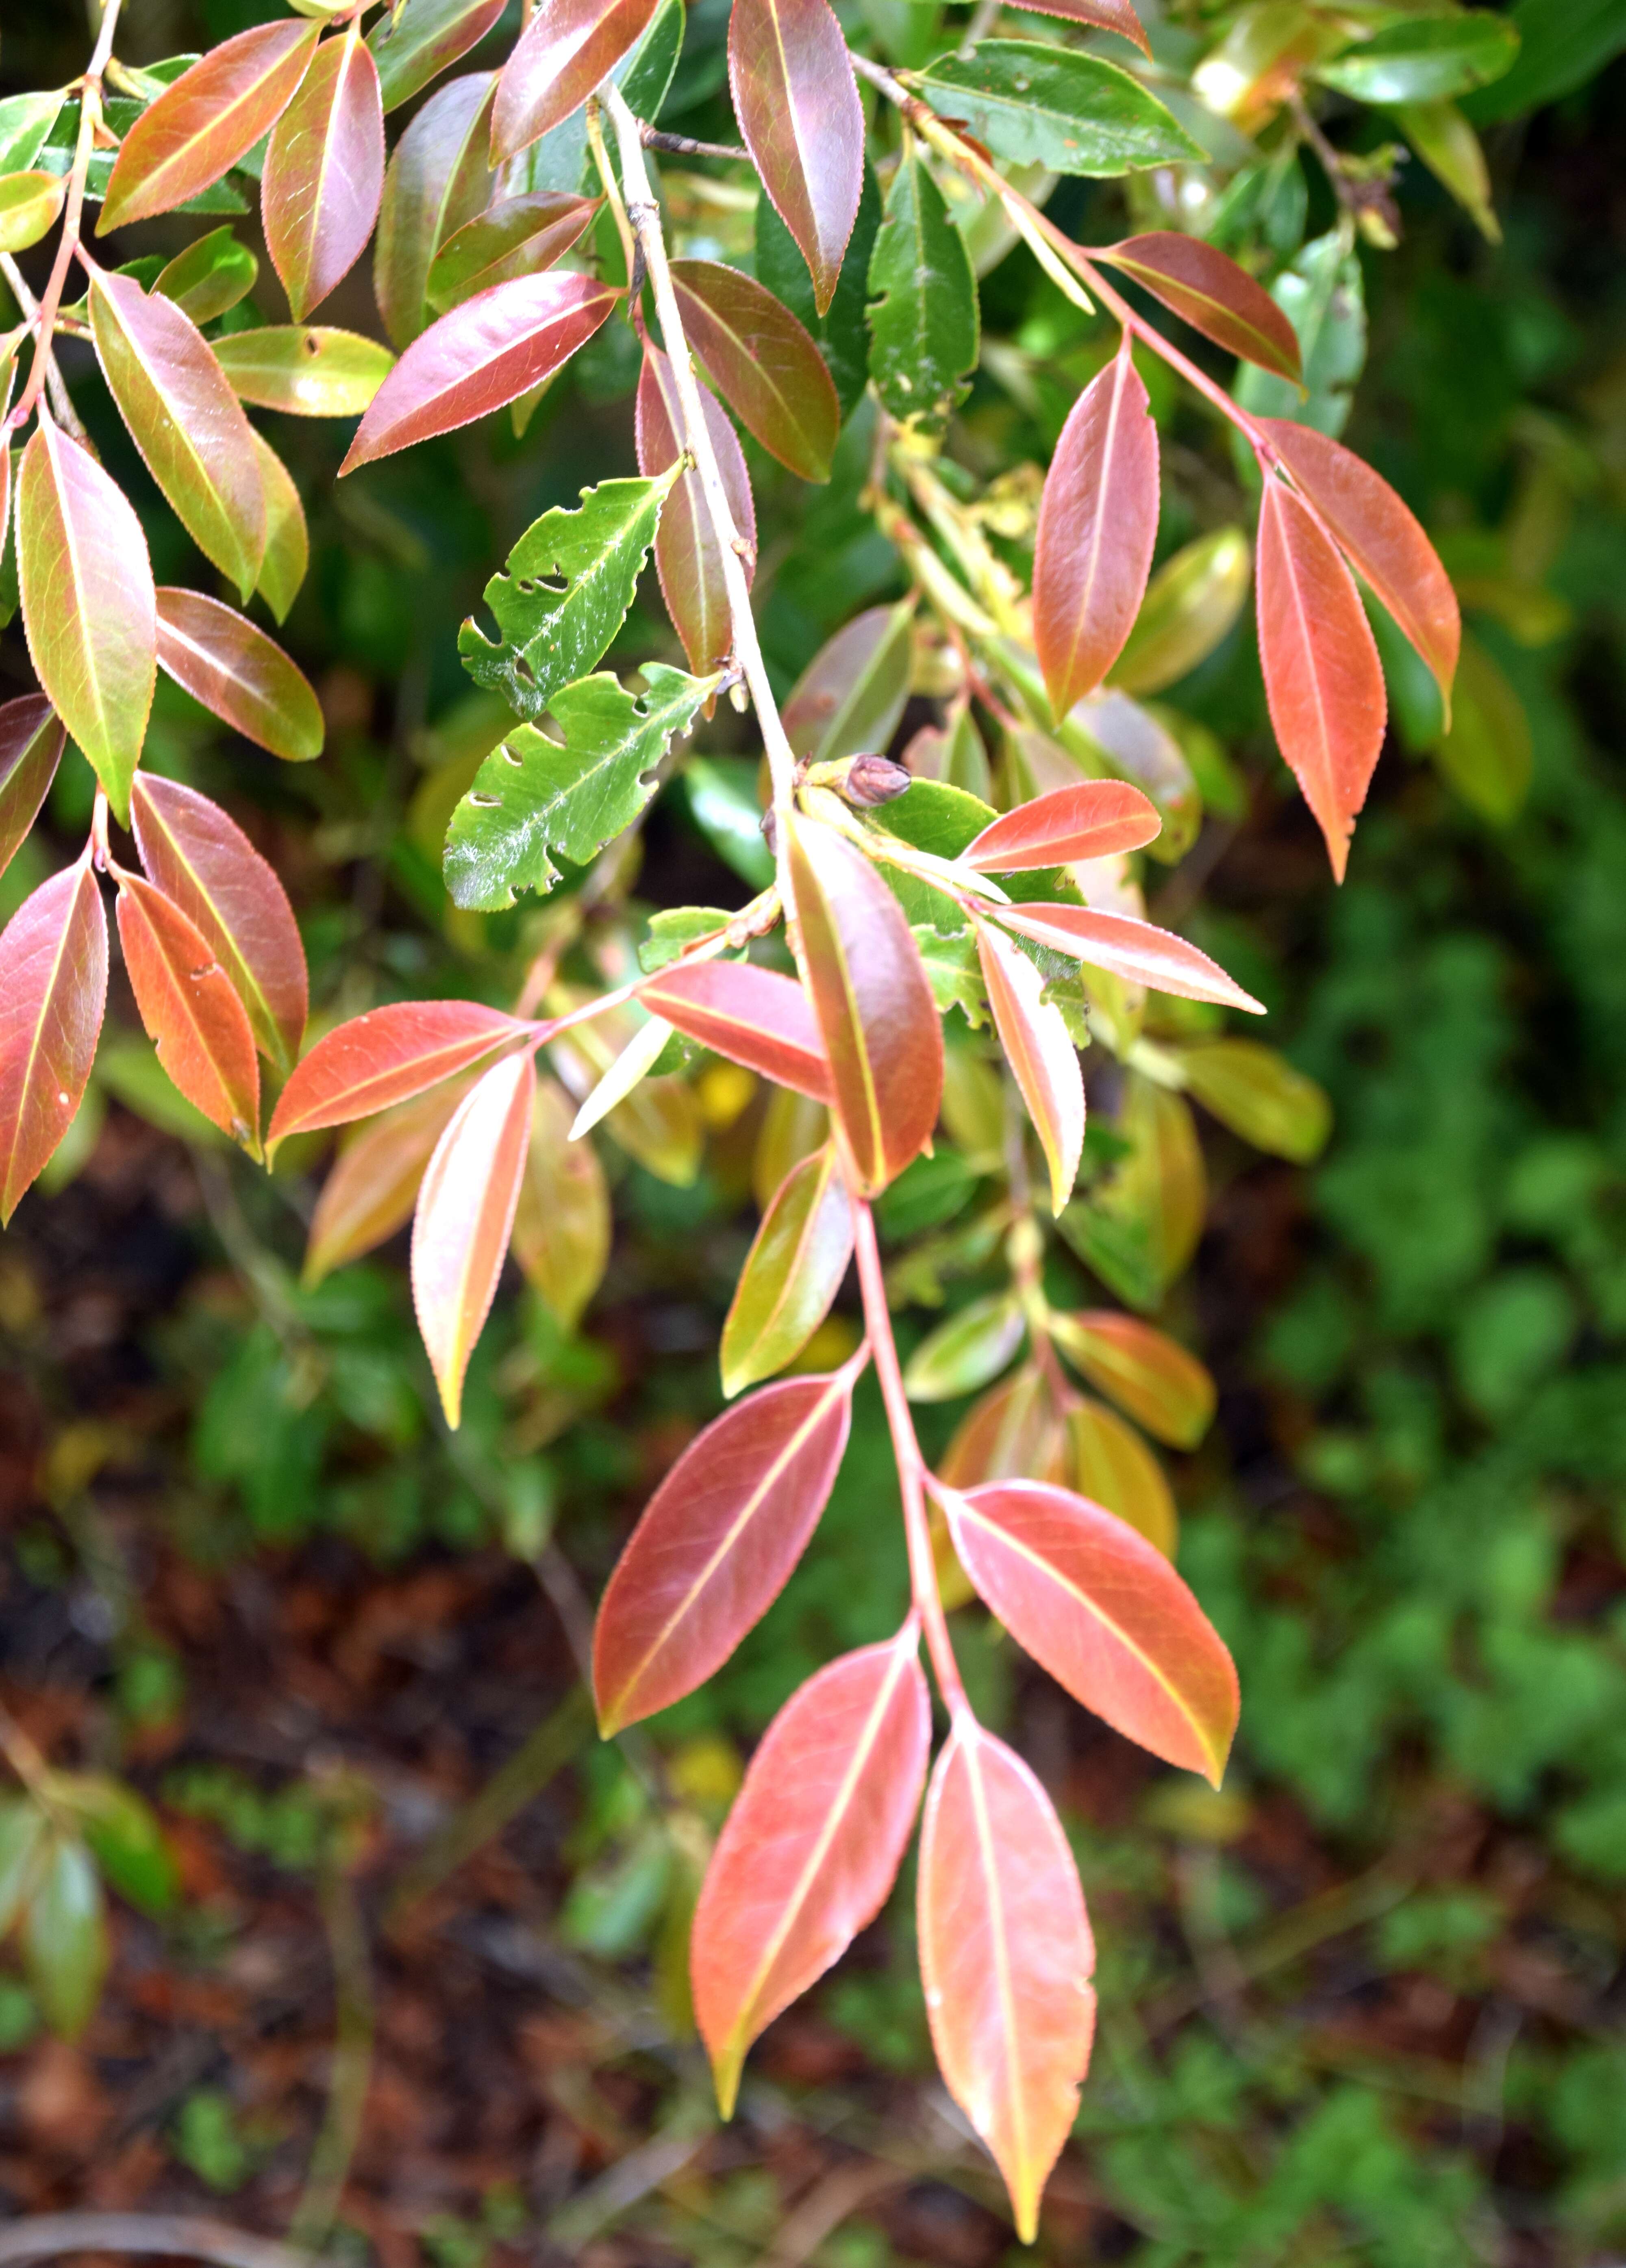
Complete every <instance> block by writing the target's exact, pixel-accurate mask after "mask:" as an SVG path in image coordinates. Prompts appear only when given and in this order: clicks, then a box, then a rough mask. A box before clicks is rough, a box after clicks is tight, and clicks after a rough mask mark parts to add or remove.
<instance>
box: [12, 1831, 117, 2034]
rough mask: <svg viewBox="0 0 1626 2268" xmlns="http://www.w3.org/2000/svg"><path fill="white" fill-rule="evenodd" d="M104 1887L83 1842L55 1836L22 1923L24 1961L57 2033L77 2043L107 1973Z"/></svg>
mask: <svg viewBox="0 0 1626 2268" xmlns="http://www.w3.org/2000/svg"><path fill="white" fill-rule="evenodd" d="M107 1958H108V1948H107V1918H106V1915H105V1914H104V1912H103V1909H102V1895H101V1884H100V1882H99V1881H98V1879H97V1875H96V1868H95V1866H94V1864H93V1863H92V1859H91V1854H90V1852H88V1851H87V1850H86V1849H85V1845H84V1844H83V1843H81V1842H79V1841H77V1839H74V1840H68V1839H65V1838H63V1837H53V1839H52V1843H51V1847H50V1849H49V1851H48V1853H47V1856H46V1859H45V1864H44V1870H43V1873H42V1874H41V1876H40V1884H39V1888H38V1889H36V1890H35V1892H34V1894H33V1897H32V1898H31V1899H30V1901H29V1905H28V1912H27V1915H26V1918H25V1920H24V1923H23V1961H24V1964H25V1966H26V1970H27V1972H28V1982H29V1984H30V1985H32V1986H33V1993H34V1998H35V1999H37V2000H38V2001H39V2003H40V2007H41V2009H42V2010H43V2011H44V2013H45V2020H46V2021H47V2022H48V2024H49V2025H50V2027H51V2029H52V2030H53V2031H54V2032H58V2033H60V2034H61V2035H62V2036H63V2038H64V2039H76V2038H77V2036H78V2035H79V2034H80V2033H81V2032H82V2031H83V2030H84V2029H85V2025H86V2024H87V2023H89V2021H90V2020H91V2017H92V2014H93V2012H94V2010H95V2007H96V2002H97V1999H98V1998H99V1995H100V1992H101V1981H102V1978H103V1977H105V1976H106V1975H107Z"/></svg>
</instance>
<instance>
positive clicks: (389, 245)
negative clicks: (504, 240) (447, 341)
mask: <svg viewBox="0 0 1626 2268" xmlns="http://www.w3.org/2000/svg"><path fill="white" fill-rule="evenodd" d="M495 88H496V80H495V78H494V77H493V76H492V74H491V73H490V72H489V71H470V72H468V73H467V75H466V76H465V77H462V78H454V79H453V80H452V83H451V85H449V86H443V87H440V88H438V90H437V91H436V92H435V93H433V94H431V95H430V99H429V100H428V101H427V102H426V103H425V104H424V105H423V109H422V110H420V111H419V112H418V114H417V115H416V117H415V118H414V119H413V121H412V122H411V124H410V125H409V126H408V129H407V130H406V132H405V133H404V134H403V135H402V136H401V139H400V141H399V142H398V143H397V144H396V145H395V150H394V155H393V156H392V158H390V161H389V166H388V169H387V171H386V173H385V176H384V200H383V203H382V204H381V205H380V206H379V236H378V242H377V243H376V244H375V246H374V247H373V253H372V294H373V297H374V298H375V299H376V300H377V301H378V303H379V314H380V315H382V316H383V318H384V328H385V329H386V331H387V332H388V334H389V336H390V341H391V343H392V344H393V345H394V346H397V347H407V346H410V345H411V343H412V342H413V340H414V339H416V337H417V335H418V334H419V332H420V331H421V330H422V329H423V326H424V323H425V321H426V320H427V316H426V312H425V311H426V307H427V303H428V297H429V277H430V269H431V268H432V267H433V265H434V261H435V256H436V254H438V251H439V250H440V247H441V246H442V245H443V244H445V242H447V240H448V239H450V238H452V237H453V236H455V235H456V234H457V232H458V231H459V230H460V229H461V228H462V227H464V226H465V225H466V224H467V223H468V222H469V221H472V220H473V219H474V218H475V216H476V215H477V214H479V213H482V212H484V210H485V209H486V207H487V205H488V204H489V202H490V198H491V192H492V190H493V188H495V187H496V175H495V174H494V173H492V171H491V166H490V151H491V128H490V115H491V101H492V97H493V93H494V92H495Z"/></svg>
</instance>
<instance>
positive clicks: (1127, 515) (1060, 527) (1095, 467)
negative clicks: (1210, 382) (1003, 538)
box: [1034, 332, 1159, 717]
mask: <svg viewBox="0 0 1626 2268" xmlns="http://www.w3.org/2000/svg"><path fill="white" fill-rule="evenodd" d="M1158 497H1159V484H1158V429H1157V427H1156V426H1155V425H1154V424H1153V423H1152V420H1151V402H1150V401H1149V400H1148V399H1147V395H1146V389H1145V387H1144V385H1143V384H1142V382H1141V377H1140V372H1138V371H1137V369H1136V367H1135V364H1134V361H1133V358H1132V357H1131V356H1130V353H1129V335H1128V333H1127V332H1126V333H1125V334H1124V342H1123V345H1122V350H1120V351H1119V352H1118V353H1117V354H1116V355H1115V356H1114V357H1113V359H1112V361H1111V362H1110V363H1108V365H1107V367H1106V369H1105V370H1104V371H1102V372H1101V373H1100V377H1099V378H1097V379H1093V380H1092V381H1091V383H1090V384H1089V385H1088V386H1087V387H1085V390H1084V392H1083V393H1082V394H1080V395H1079V396H1078V401H1076V402H1074V404H1073V406H1072V409H1071V414H1070V415H1069V416H1068V420H1067V423H1066V424H1065V425H1064V426H1063V428H1062V438H1061V439H1060V440H1059V441H1058V442H1057V443H1056V454H1055V457H1054V458H1053V459H1052V460H1051V464H1050V470H1049V472H1048V475H1047V476H1046V479H1045V484H1044V496H1043V498H1042V501H1041V504H1040V507H1039V533H1038V536H1037V539H1036V541H1035V544H1034V647H1035V649H1036V651H1037V652H1038V656H1039V666H1040V668H1041V670H1042V671H1043V673H1044V683H1045V691H1046V692H1047V693H1048V696H1049V699H1050V707H1051V709H1052V711H1054V713H1055V714H1056V716H1057V717H1065V715H1066V714H1067V712H1068V711H1069V710H1070V709H1071V707H1072V705H1073V703H1074V702H1075V701H1077V700H1078V699H1079V698H1080V697H1081V696H1083V695H1084V694H1086V693H1093V691H1094V689H1095V688H1096V687H1097V686H1098V685H1099V684H1100V681H1101V680H1102V678H1103V677H1105V676H1106V674H1107V671H1108V670H1109V669H1110V668H1111V667H1112V665H1113V663H1114V662H1115V660H1116V659H1117V658H1118V656H1119V654H1120V653H1121V652H1122V650H1123V644H1124V640H1125V639H1126V638H1127V637H1129V632H1130V630H1132V629H1133V627H1134V623H1135V617H1136V615H1137V614H1138V613H1139V611H1140V603H1141V600H1142V599H1143V598H1144V595H1145V591H1146V578H1147V577H1148V575H1149V574H1150V573H1151V553H1152V547H1153V545H1154V544H1155V543H1156V541H1157V540H1158Z"/></svg>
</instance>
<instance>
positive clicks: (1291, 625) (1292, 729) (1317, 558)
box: [1256, 479, 1387, 881]
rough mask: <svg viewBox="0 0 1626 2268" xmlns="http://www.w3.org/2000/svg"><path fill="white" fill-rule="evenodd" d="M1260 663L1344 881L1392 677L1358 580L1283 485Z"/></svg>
mask: <svg viewBox="0 0 1626 2268" xmlns="http://www.w3.org/2000/svg"><path fill="white" fill-rule="evenodd" d="M1256 581H1257V585H1258V598H1259V659H1260V662H1261V664H1262V666H1263V669H1264V677H1265V696H1266V699H1267V700H1268V702H1269V708H1270V723H1271V725H1272V726H1273V727H1274V729H1275V733H1276V739H1277V747H1279V748H1280V749H1281V751H1282V754H1283V756H1284V758H1285V759H1286V762H1287V763H1288V765H1289V767H1290V768H1291V771H1292V773H1293V776H1294V777H1295V778H1296V779H1297V780H1298V782H1299V787H1300V788H1301V789H1302V790H1303V792H1304V799H1305V801H1306V803H1307V804H1308V805H1309V806H1310V808H1311V810H1312V811H1313V813H1314V814H1315V818H1316V822H1317V824H1318V825H1319V827H1320V828H1321V833H1322V834H1323V835H1324V836H1326V838H1327V853H1328V858H1330V859H1331V860H1332V869H1333V873H1334V874H1335V877H1336V878H1337V880H1339V881H1342V880H1343V870H1344V867H1345V865H1347V864H1348V861H1349V856H1350V836H1351V835H1352V834H1353V833H1354V831H1355V814H1356V813H1357V811H1358V810H1359V809H1360V807H1361V806H1362V805H1363V804H1364V803H1365V800H1366V790H1367V788H1368V786H1369V785H1370V784H1371V782H1372V771H1373V770H1374V768H1375V766H1376V764H1377V762H1378V755H1379V751H1380V749H1381V748H1382V746H1383V728H1384V723H1385V720H1386V718H1387V696H1386V695H1385V692H1384V685H1383V668H1382V665H1381V664H1380V661H1379V659H1378V649H1377V646H1376V644H1374V642H1373V639H1372V629H1371V626H1370V624H1369V623H1368V622H1367V620H1366V615H1365V608H1363V607H1362V605H1361V602H1360V597H1359V594H1358V593H1357V590H1356V588H1355V585H1354V583H1353V582H1352V581H1351V580H1350V571H1349V569H1348V568H1347V567H1346V566H1345V565H1344V563H1343V560H1342V559H1341V558H1340V557H1339V556H1338V554H1337V552H1336V551H1335V549H1333V547H1332V545H1331V544H1330V543H1329V542H1328V539H1327V538H1326V536H1325V535H1323V534H1322V533H1321V528H1320V527H1319V525H1318V524H1317V522H1316V521H1315V519H1313V516H1312V515H1311V513H1310V512H1309V510H1308V508H1307V507H1306V505H1305V504H1303V503H1301V502H1300V500H1299V497H1296V496H1295V495H1294V494H1293V492H1292V490H1291V489H1290V488H1288V487H1287V486H1286V485H1285V483H1284V482H1281V481H1278V480H1275V479H1271V480H1268V481H1267V482H1265V492H1264V498H1263V501H1262V504H1261V505H1260V510H1259V563H1258V571H1257V577H1256Z"/></svg>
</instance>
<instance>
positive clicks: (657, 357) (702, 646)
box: [635, 342, 756, 669]
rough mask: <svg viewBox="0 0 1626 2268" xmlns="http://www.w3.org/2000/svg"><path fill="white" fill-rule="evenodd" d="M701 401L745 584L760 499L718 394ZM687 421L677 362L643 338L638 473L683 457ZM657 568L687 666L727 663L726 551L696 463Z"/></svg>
mask: <svg viewBox="0 0 1626 2268" xmlns="http://www.w3.org/2000/svg"><path fill="white" fill-rule="evenodd" d="M700 407H701V414H702V416H703V417H704V419H705V421H706V431H708V432H709V433H710V436H711V446H712V449H713V451H714V452H715V453H716V456H717V470H718V472H719V473H720V474H721V475H722V479H723V492H724V495H725V497H727V499H728V508H729V512H730V513H731V514H732V519H733V522H734V527H735V530H736V532H737V533H738V534H739V537H740V539H741V540H742V541H743V542H744V543H745V544H746V545H747V553H746V556H745V557H744V559H743V560H742V561H741V564H742V566H743V567H744V569H745V575H746V582H747V586H748V585H749V584H750V582H751V580H752V578H753V576H754V573H755V571H756V507H755V505H754V504H753V502H752V498H751V477H750V475H749V474H748V473H747V470H746V460H745V453H744V452H743V451H742V449H741V448H740V446H739V436H738V435H737V434H736V433H735V431H734V429H733V427H732V425H731V424H730V423H729V422H728V412H727V411H726V410H725V409H724V408H723V405H722V404H721V402H719V401H714V400H713V399H712V397H711V396H710V394H707V393H705V392H702V394H701V397H700ZM682 423H683V420H682V416H681V412H680V409H679V406H678V397H677V386H676V383H675V381H674V379H673V375H672V365H671V364H670V363H669V362H668V361H667V359H666V356H665V355H664V354H662V353H661V351H660V350H659V349H658V347H652V346H650V345H649V344H648V343H647V342H646V343H645V345H644V369H643V372H642V374H641V375H640V377H639V379H638V395H637V403H636V414H635V436H636V445H637V452H638V470H639V471H640V472H641V473H643V474H644V475H646V476H653V475H659V474H662V473H666V472H667V471H669V470H670V469H671V468H672V467H673V465H676V464H678V463H679V462H680V461H681V459H682V457H683V455H684V452H683V451H682V450H681V448H680V447H679V446H678V438H677V437H678V434H679V432H680V431H681V429H682ZM655 571H656V573H657V575H658V577H659V578H660V595H661V597H662V599H663V600H665V601H666V612H667V614H668V615H670V616H671V618H672V626H673V629H674V630H676V632H677V634H678V636H679V637H681V639H682V641H683V651H684V652H685V653H686V654H687V655H688V660H689V666H690V668H691V669H720V668H722V667H723V666H724V665H725V663H726V662H727V661H728V659H729V658H730V656H731V655H732V652H733V650H734V625H733V617H732V615H731V614H730V612H729V606H728V593H727V590H726V589H725V585H724V582H723V555H722V552H721V550H720V549H719V548H718V545H717V533H716V530H715V529H714V528H713V527H712V525H711V514H710V511H709V510H708V509H707V506H706V501H705V497H704V496H703V493H702V490H701V486H700V475H699V474H698V473H697V472H696V471H695V470H694V468H692V467H691V468H688V470H686V471H685V472H684V473H683V475H682V476H681V479H680V480H679V482H678V484H677V486H676V488H675V489H673V491H672V494H671V495H670V496H669V497H667V499H666V504H665V506H664V508H663V510H662V512H661V515H660V528H659V531H658V534H657V535H656V538H655Z"/></svg>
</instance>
